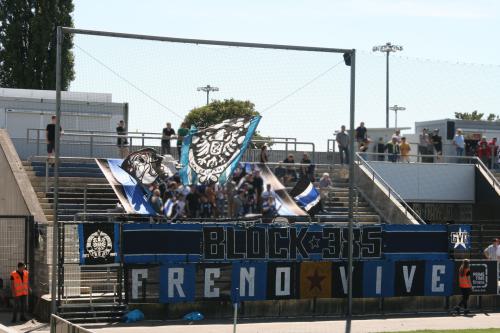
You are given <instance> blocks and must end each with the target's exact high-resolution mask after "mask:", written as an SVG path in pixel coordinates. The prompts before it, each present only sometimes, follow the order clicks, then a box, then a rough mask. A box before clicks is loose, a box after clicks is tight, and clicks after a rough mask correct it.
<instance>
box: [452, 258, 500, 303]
mask: <svg viewBox="0 0 500 333" xmlns="http://www.w3.org/2000/svg"><path fill="white" fill-rule="evenodd" d="M461 263H462V262H461V261H456V262H455V277H456V278H455V294H460V288H459V285H458V271H459V269H460V265H461ZM497 269H498V267H497V262H496V260H471V261H470V278H471V282H472V293H473V294H477V295H493V294H496V293H497V283H498V282H497V274H498V272H497Z"/></svg>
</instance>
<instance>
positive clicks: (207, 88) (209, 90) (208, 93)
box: [196, 84, 219, 105]
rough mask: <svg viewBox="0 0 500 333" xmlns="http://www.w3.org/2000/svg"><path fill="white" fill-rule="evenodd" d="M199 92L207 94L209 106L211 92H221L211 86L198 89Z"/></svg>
mask: <svg viewBox="0 0 500 333" xmlns="http://www.w3.org/2000/svg"><path fill="white" fill-rule="evenodd" d="M196 90H198V91H204V92H206V93H207V105H208V102H209V99H208V98H209V96H210V92H211V91H219V88H218V87H212V86H211V85H209V84H207V85H206V86H204V87H198V89H196Z"/></svg>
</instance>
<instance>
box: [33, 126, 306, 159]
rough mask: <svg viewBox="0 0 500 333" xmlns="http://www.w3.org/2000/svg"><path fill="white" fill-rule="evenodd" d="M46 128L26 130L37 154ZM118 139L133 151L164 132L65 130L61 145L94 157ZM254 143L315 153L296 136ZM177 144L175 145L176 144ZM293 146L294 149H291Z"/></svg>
mask: <svg viewBox="0 0 500 333" xmlns="http://www.w3.org/2000/svg"><path fill="white" fill-rule="evenodd" d="M45 131H46V130H45V129H41V128H28V129H27V130H26V143H27V144H30V143H34V144H35V145H36V155H40V152H41V149H40V146H41V145H42V144H43V143H45V141H46V139H45ZM118 139H126V140H127V144H126V147H127V148H128V149H129V150H130V151H133V150H134V149H141V148H145V147H150V146H155V147H159V146H161V141H162V140H163V139H162V134H161V133H154V132H128V133H127V134H125V135H118V134H117V133H116V132H110V131H84V130H65V131H64V133H63V135H62V137H61V147H64V146H65V147H68V146H79V147H81V146H88V148H86V149H87V155H88V156H85V157H94V155H95V152H96V151H97V149H99V148H101V149H102V148H106V147H116V146H117V140H118ZM176 139H177V136H176V135H173V136H171V138H170V140H176ZM252 142H253V143H269V144H271V145H279V144H283V145H284V146H285V151H287V152H288V151H289V150H290V151H297V146H298V145H309V146H312V151H313V155H314V153H315V147H314V143H312V142H298V141H297V139H296V138H288V137H270V138H267V139H262V140H253V141H252ZM174 146H175V145H174ZM291 148H293V149H291Z"/></svg>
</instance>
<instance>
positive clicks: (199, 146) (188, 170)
mask: <svg viewBox="0 0 500 333" xmlns="http://www.w3.org/2000/svg"><path fill="white" fill-rule="evenodd" d="M260 118H261V117H260V116H255V117H252V118H234V119H227V120H224V121H223V122H222V123H219V124H216V125H212V126H209V127H207V128H204V129H202V130H198V129H197V128H196V127H194V126H192V127H191V129H190V131H189V135H188V136H186V137H185V138H184V142H183V145H182V154H181V164H182V169H181V173H180V175H181V180H182V183H183V184H184V185H193V184H194V185H202V184H204V185H207V184H214V183H219V184H221V185H223V184H225V183H226V182H227V181H228V180H229V179H230V177H231V175H232V174H233V172H234V170H235V169H236V167H237V166H238V163H239V161H240V160H241V158H242V157H243V154H244V153H245V151H246V149H247V147H248V144H249V143H250V140H251V139H252V136H253V134H254V132H255V129H256V128H257V125H258V124H259V121H260Z"/></svg>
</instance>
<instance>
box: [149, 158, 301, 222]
mask: <svg viewBox="0 0 500 333" xmlns="http://www.w3.org/2000/svg"><path fill="white" fill-rule="evenodd" d="M292 157H293V155H292ZM287 158H290V157H287ZM277 169H280V167H278V168H277ZM284 170H285V176H286V175H289V176H290V177H292V172H291V171H290V170H291V169H290V170H289V169H286V168H284ZM304 172H307V170H306V171H304ZM293 177H295V175H294V176H293ZM148 191H149V192H150V193H151V196H150V199H149V201H150V204H151V207H152V208H153V209H154V210H155V212H156V213H157V214H158V215H163V216H166V217H167V218H169V219H182V218H191V219H193V218H223V217H234V218H237V217H243V216H248V215H252V214H255V215H262V216H263V217H265V218H273V217H275V216H276V215H277V212H278V210H279V208H280V207H278V206H277V203H276V198H277V196H276V193H275V192H274V190H273V189H272V188H271V185H270V184H267V185H266V186H265V187H264V180H263V178H262V176H261V174H260V170H259V169H258V168H253V166H252V165H250V164H247V165H242V166H240V167H238V168H237V169H236V171H235V172H234V174H233V176H232V178H231V180H230V181H228V182H227V183H226V184H225V185H224V186H221V185H219V184H212V185H197V186H185V185H182V183H181V180H180V177H179V175H178V174H176V175H174V176H173V177H168V178H164V179H160V180H159V181H158V182H157V184H155V185H152V186H151V187H150V188H149V189H148Z"/></svg>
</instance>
